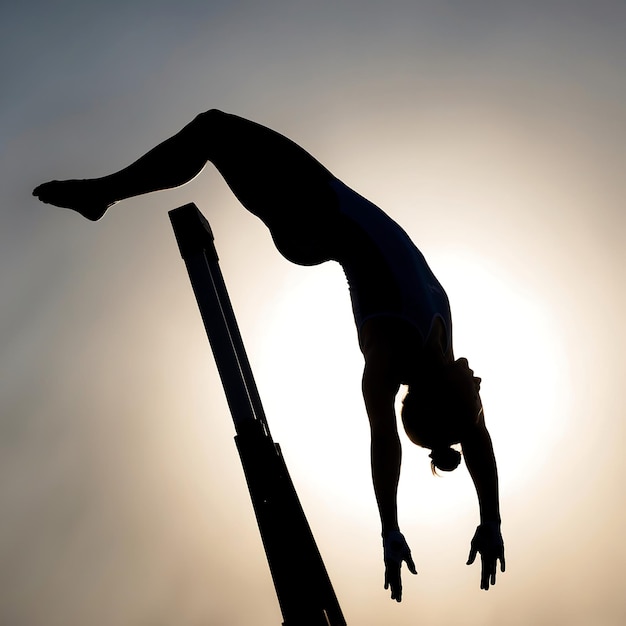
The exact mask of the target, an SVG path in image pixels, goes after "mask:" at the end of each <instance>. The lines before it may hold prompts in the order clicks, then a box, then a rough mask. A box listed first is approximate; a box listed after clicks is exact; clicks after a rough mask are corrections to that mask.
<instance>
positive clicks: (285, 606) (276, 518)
mask: <svg viewBox="0 0 626 626" xmlns="http://www.w3.org/2000/svg"><path fill="white" fill-rule="evenodd" d="M169 215H170V219H171V222H172V227H173V228H174V234H175V235H176V240H177V242H178V247H179V248H180V253H181V255H182V257H183V259H184V261H185V265H186V266H187V271H188V273H189V279H190V280H191V285H192V287H193V291H194V293H195V296H196V300H197V302H198V307H199V309H200V314H201V315H202V320H203V322H204V327H205V329H206V332H207V335H208V337H209V343H210V344H211V349H212V350H213V355H214V357H215V362H216V364H217V369H218V372H219V375H220V378H221V380H222V385H223V387H224V392H225V394H226V400H227V402H228V406H229V408H230V412H231V415H232V418H233V422H234V424H235V432H236V436H235V443H236V445H237V450H238V451H239V457H240V459H241V464H242V465H243V470H244V474H245V477H246V481H247V483H248V489H249V491H250V497H251V499H252V505H253V507H254V512H255V514H256V519H257V523H258V525H259V530H260V532H261V539H262V540H263V546H264V548H265V554H266V555H267V561H268V564H269V567H270V571H271V574H272V579H273V581H274V587H275V589H276V595H277V596H278V603H279V605H280V609H281V612H282V615H283V620H284V622H283V626H345V624H346V621H345V619H344V617H343V614H342V612H341V608H340V607H339V603H338V601H337V597H336V595H335V592H334V590H333V587H332V584H331V582H330V579H329V577H328V573H327V572H326V567H325V566H324V562H323V561H322V557H321V555H320V553H319V550H318V548H317V544H316V543H315V539H314V537H313V534H312V533H311V528H310V527H309V523H308V522H307V519H306V517H305V515H304V511H303V510H302V506H301V504H300V500H299V499H298V494H297V493H296V490H295V488H294V486H293V483H292V482H291V478H290V476H289V472H288V471H287V466H286V465H285V461H284V459H283V456H282V453H281V450H280V447H279V445H278V444H277V443H274V441H273V440H272V437H271V435H270V431H269V428H268V425H267V420H266V417H265V413H264V411H263V406H262V404H261V398H260V397H259V392H258V390H257V387H256V384H255V382H254V377H253V375H252V369H251V368H250V363H249V361H248V357H247V355H246V351H245V348H244V345H243V341H242V339H241V334H240V333H239V327H238V325H237V320H236V319H235V314H234V312H233V309H232V305H231V302H230V298H229V296H228V292H227V290H226V284H225V283H224V278H223V276H222V272H221V270H220V267H219V262H218V256H217V251H216V249H215V245H214V244H213V233H212V232H211V227H210V225H209V223H208V222H207V220H206V218H205V217H204V216H203V215H202V213H200V211H199V210H198V208H197V207H196V206H195V204H186V205H185V206H182V207H180V208H178V209H174V210H173V211H170V212H169Z"/></svg>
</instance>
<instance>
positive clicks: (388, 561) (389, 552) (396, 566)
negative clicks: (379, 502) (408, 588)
mask: <svg viewBox="0 0 626 626" xmlns="http://www.w3.org/2000/svg"><path fill="white" fill-rule="evenodd" d="M383 551H384V558H385V589H389V587H391V599H392V600H395V601H396V602H401V601H402V580H401V578H400V568H401V567H402V561H406V565H407V567H408V568H409V572H411V573H412V574H417V570H416V569H415V563H413V559H412V558H411V549H410V548H409V546H408V544H407V542H406V539H405V538H404V535H403V534H402V533H401V532H400V531H399V530H391V531H389V532H388V533H385V534H384V535H383Z"/></svg>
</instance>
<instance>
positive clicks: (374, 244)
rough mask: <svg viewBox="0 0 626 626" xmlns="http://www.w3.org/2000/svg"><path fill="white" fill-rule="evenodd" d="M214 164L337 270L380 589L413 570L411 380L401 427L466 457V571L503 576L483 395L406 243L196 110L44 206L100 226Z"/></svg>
mask: <svg viewBox="0 0 626 626" xmlns="http://www.w3.org/2000/svg"><path fill="white" fill-rule="evenodd" d="M208 161H210V162H211V163H213V165H215V167H216V168H217V169H218V171H219V172H220V174H221V175H222V176H223V177H224V179H225V181H226V183H227V184H228V186H229V187H230V189H231V190H232V191H233V193H234V194H235V196H236V197H237V198H238V200H239V201H240V202H241V204H242V205H243V206H244V207H245V208H246V209H247V210H248V211H250V212H251V213H253V214H254V215H256V216H257V217H259V218H260V219H261V220H262V221H263V222H264V223H265V224H266V226H267V227H268V228H269V230H270V233H271V235H272V238H273V240H274V243H275V244H276V247H277V248H278V250H279V251H280V253H281V254H282V255H283V256H284V257H286V258H287V259H288V260H289V261H292V262H293V263H297V264H300V265H316V264H319V263H322V262H325V261H328V260H334V261H337V262H338V263H340V264H341V266H342V267H343V269H344V271H345V273H346V277H347V280H348V285H349V288H350V295H351V301H352V308H353V313H354V318H355V322H356V325H357V330H358V339H359V344H360V348H361V351H362V353H363V355H364V358H365V367H364V372H363V381H362V390H363V397H364V400H365V407H366V410H367V415H368V417H369V422H370V429H371V466H372V478H373V483H374V492H375V496H376V501H377V504H378V510H379V513H380V519H381V524H382V539H383V557H384V564H385V582H384V585H385V589H388V588H391V598H392V599H394V600H396V601H398V602H400V601H401V599H402V582H401V574H400V571H401V566H402V563H403V562H405V563H406V565H407V568H408V569H409V571H410V572H411V573H413V574H416V573H417V571H416V569H415V564H414V562H413V559H412V557H411V551H410V549H409V546H408V544H407V542H406V540H405V538H404V536H403V534H402V533H401V532H400V527H399V525H398V514H397V487H398V480H399V476H400V464H401V456H402V451H401V444H400V439H399V436H398V426H397V419H396V415H395V410H394V399H395V397H396V395H397V393H398V392H399V389H400V385H407V386H408V392H407V394H406V395H405V397H404V399H403V406H402V411H401V419H402V423H403V426H404V429H405V432H406V433H407V435H408V437H409V439H410V440H411V441H412V442H413V443H415V444H417V445H418V446H422V447H425V448H429V449H431V454H430V457H431V459H432V461H431V465H432V470H433V473H434V472H435V470H436V469H439V470H442V471H451V470H453V469H455V468H456V467H457V466H458V465H459V463H460V460H461V454H460V453H459V451H458V450H457V449H454V448H453V447H451V446H453V445H454V444H460V446H461V449H462V451H463V457H464V458H465V464H466V465H467V468H468V470H469V472H470V475H471V477H472V479H473V482H474V484H475V487H476V491H477V494H478V502H479V509H480V525H479V526H478V528H477V529H476V532H475V534H474V536H473V538H472V540H471V547H470V553H469V557H468V560H467V564H468V565H469V564H471V563H473V562H474V560H475V558H476V556H477V554H480V557H481V561H482V571H481V578H480V587H481V589H485V590H487V589H489V585H490V584H491V585H494V584H495V582H496V569H497V563H498V561H500V569H501V571H502V572H504V569H505V561H504V543H503V540H502V535H501V533H500V511H499V496H498V476H497V470H496V461H495V456H494V452H493V446H492V443H491V438H490V436H489V433H488V431H487V428H486V426H485V419H484V415H483V409H482V403H481V400H480V396H479V388H480V378H476V377H475V376H474V372H473V371H472V370H471V369H470V367H469V365H468V362H467V360H466V359H463V358H461V359H457V360H455V357H454V354H453V349H452V322H451V316H450V307H449V303H448V298H447V296H446V293H445V291H444V290H443V288H442V286H441V285H440V284H439V282H438V281H437V279H436V278H435V276H434V275H433V273H432V272H431V270H430V268H429V267H428V265H427V263H426V261H425V259H424V257H423V256H422V254H421V253H420V251H419V250H418V249H417V248H416V247H415V245H414V244H413V243H412V242H411V240H410V239H409V237H408V235H407V234H406V233H405V232H404V231H403V230H402V229H401V228H400V226H398V225H397V224H396V223H395V222H394V221H393V220H391V219H390V218H389V217H388V216H387V215H386V214H385V213H383V212H382V211H381V210H380V209H379V208H378V207H376V206H374V205H373V204H372V203H370V202H369V201H368V200H366V199H365V198H363V197H362V196H360V195H358V194H357V193H355V192H354V191H352V190H351V189H349V188H348V187H347V186H346V185H344V184H343V183H342V182H341V181H339V180H338V179H337V178H335V176H333V174H331V173H330V172H329V171H328V170H327V169H326V168H325V167H324V166H322V165H321V164H320V163H319V162H318V161H317V160H315V159H314V158H313V157H312V156H311V155H310V154H308V153H307V152H305V151H304V150H303V149H302V148H300V147H299V146H298V145H296V144H295V143H293V142H292V141H291V140H289V139H287V138H286V137H283V136H282V135H280V134H278V133H276V132H274V131H272V130H270V129H268V128H265V127H263V126H260V125H259V124H256V123H254V122H250V121H248V120H245V119H243V118H240V117H237V116H235V115H230V114H227V113H223V112H221V111H218V110H215V109H213V110H210V111H207V112H205V113H201V114H200V115H198V116H197V117H196V118H195V119H194V120H193V121H192V122H191V123H189V124H188V125H187V126H185V127H184V128H183V129H182V130H181V131H180V132H179V133H177V134H176V135H174V136H173V137H171V138H169V139H167V140H166V141H164V142H163V143H161V144H159V145H158V146H157V147H155V148H154V149H152V150H151V151H149V152H148V153H147V154H145V155H144V156H142V157H141V158H139V159H138V160H137V161H135V162H134V163H133V164H131V165H130V166H128V167H126V168H124V169H122V170H120V171H118V172H116V173H114V174H111V175H109V176H105V177H103V178H93V179H84V180H67V181H51V182H48V183H44V184H43V185H40V186H39V187H37V188H36V189H35V190H34V192H33V194H34V195H35V196H37V197H38V198H39V199H40V200H41V201H42V202H46V203H49V204H54V205H56V206H60V207H65V208H69V209H73V210H74V211H77V212H78V213H80V214H81V215H83V216H84V217H86V218H88V219H90V220H94V221H95V220H98V219H100V218H101V217H102V216H103V215H104V213H105V212H106V211H107V209H108V208H109V207H111V206H112V205H113V204H115V203H116V202H119V201H120V200H123V199H125V198H130V197H133V196H137V195H140V194H145V193H148V192H152V191H157V190H162V189H168V188H173V187H178V186H180V185H182V184H184V183H186V182H187V181H189V180H191V179H192V178H194V177H195V176H196V175H197V174H198V173H199V172H200V171H201V170H202V169H203V167H204V166H205V165H206V163H207V162H208Z"/></svg>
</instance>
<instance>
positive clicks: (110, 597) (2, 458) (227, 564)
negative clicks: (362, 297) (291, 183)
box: [0, 0, 626, 626]
mask: <svg viewBox="0 0 626 626" xmlns="http://www.w3.org/2000/svg"><path fill="white" fill-rule="evenodd" d="M625 26H626V7H625V5H624V3H623V2H617V1H615V2H608V1H602V0H600V1H598V0H593V1H592V0H589V1H587V2H581V1H577V0H570V1H561V2H551V1H549V0H548V1H541V2H537V1H534V0H526V1H525V2H514V3H512V2H488V1H486V0H485V1H480V0H479V1H477V0H449V1H443V0H440V1H435V0H432V1H425V0H410V1H409V0H407V1H398V0H385V2H378V3H376V2H358V1H357V0H347V1H343V2H342V1H339V0H333V1H332V2H331V1H326V0H316V1H315V2H311V1H310V0H306V1H304V0H302V1H295V0H290V1H279V0H269V1H268V2H256V1H252V0H249V1H247V2H246V1H237V0H232V1H230V2H206V1H202V2H201V1H198V2H189V1H185V0H182V1H181V0H179V1H178V2H165V1H155V0H152V1H151V2H147V1H142V2H118V1H109V2H106V3H104V2H99V3H92V2H77V1H68V2H60V1H50V2H43V1H41V2H32V1H28V0H24V1H23V2H20V3H19V6H18V3H8V2H6V3H3V4H2V9H1V11H0V54H1V56H0V58H1V59H2V63H1V86H2V87H1V91H0V103H1V106H0V184H1V188H2V202H1V223H0V289H1V292H0V293H1V298H2V299H1V308H0V337H1V340H2V344H1V351H0V394H1V399H2V412H1V414H0V624H2V625H3V626H4V625H6V626H79V625H80V626H85V625H87V624H88V625H89V626H105V625H106V626H112V625H115V626H170V625H172V624H176V625H177V626H205V625H208V624H215V625H220V626H222V625H224V626H227V625H243V624H246V625H247V624H255V625H259V626H261V625H268V626H269V625H274V624H280V623H281V616H280V612H279V609H278V604H277V602H276V599H275V594H274V590H273V586H272V583H271V579H270V576H269V572H268V568H267V565H266V562H265V556H264V553H263V550H262V547H261V542H260V539H259V536H258V531H257V528H256V523H255V521H254V517H253V513H252V507H251V505H250V502H249V498H248V495H247V491H246V487H245V483H244V479H243V475H242V471H241V468H240V464H239V461H238V457H237V453H236V450H235V446H234V443H233V435H234V432H233V427H232V423H231V418H230V415H229V413H228V410H227V408H226V404H225V401H224V399H223V392H222V389H221V385H220V383H219V380H218V378H217V373H216V369H215V365H214V362H213V358H212V355H211V352H210V349H209V346H208V343H207V341H206V338H205V335H204V330H203V328H202V325H201V322H200V316H199V313H198V311H197V307H196V305H195V301H194V299H193V295H192V291H191V288H190V286H189V282H188V278H187V275H186V272H185V268H184V265H183V262H182V260H181V259H180V256H179V253H178V250H177V247H176V244H175V241H174V236H173V233H172V231H171V227H170V224H169V219H168V216H167V211H168V210H170V209H172V208H175V207H177V206H180V205H182V204H184V203H186V202H189V201H194V202H196V203H197V205H198V206H199V207H200V209H201V210H202V211H203V212H204V213H205V215H206V216H207V217H208V218H209V220H210V222H211V224H212V226H213V230H214V232H215V237H216V244H217V247H218V250H219V253H220V257H221V261H222V269H223V272H224V274H225V277H226V281H227V283H228V286H229V289H230V292H231V297H232V299H233V302H234V306H235V309H236V312H237V315H238V317H239V321H240V325H241V328H242V333H243V335H244V340H245V342H246V345H247V347H248V352H249V355H250V359H251V361H252V364H253V367H254V369H255V373H256V376H257V382H258V385H259V387H260V390H261V395H262V397H263V400H264V404H265V408H266V411H267V413H268V418H269V421H270V426H271V428H272V432H273V435H274V439H275V440H276V441H278V442H279V443H280V444H281V446H282V448H283V450H284V454H285V457H286V459H287V463H288V466H289V468H290V471H291V473H292V476H293V479H294V482H295V483H296V486H297V488H298V491H299V494H300V496H301V499H302V501H303V505H304V507H305V510H306V512H307V515H308V518H309V521H310V523H311V525H312V527H313V531H314V533H315V536H316V538H317V540H318V544H319V546H320V549H321V551H322V554H323V556H324V559H325V562H326V565H327V567H328V570H329V573H330V576H331V579H332V581H333V583H334V586H335V590H336V592H337V595H338V597H339V600H340V603H341V606H342V608H343V611H344V613H345V616H346V619H347V621H348V623H349V624H351V625H359V626H377V625H380V624H389V625H394V626H395V625H399V626H405V625H406V626H408V625H409V624H416V623H420V624H429V625H431V624H432V625H447V624H451V623H455V624H464V625H465V624H467V625H470V626H472V625H474V624H476V625H478V624H480V625H481V626H485V625H492V624H493V625H496V624H497V625H501V624H511V625H518V624H519V625H527V624H537V625H543V624H546V625H547V624H550V625H554V624H568V625H581V626H588V625H589V624H594V626H597V625H602V626H613V625H615V626H617V625H620V626H621V625H622V624H624V623H625V622H626V599H625V598H626V594H625V593H624V592H625V588H624V582H623V572H624V567H625V565H626V547H625V542H624V537H623V528H624V523H625V522H626V519H625V518H626V515H625V510H626V509H625V506H624V505H625V502H624V472H625V469H626V467H625V463H624V457H623V441H624V431H625V429H624V418H623V416H624V408H625V402H624V395H623V394H624V376H623V367H622V364H623V358H622V353H623V350H624V340H625V332H624V329H623V318H624V296H623V286H624V267H625V261H626V258H625V257H626V254H625V252H624V247H625V244H626V240H625V236H624V226H625V218H624V208H623V202H624V196H625V192H626V190H625V189H624V180H626V177H625V176H624V162H625V160H624V157H625V149H624V146H625V145H626V136H625V134H626V133H625V132H624V129H625V122H626V115H625V109H624V102H625V96H626V79H625V75H624V66H625V62H626V57H625V52H626V38H624V28H625ZM211 107H217V108H221V109H224V110H227V111H230V112H233V113H237V114H239V115H243V116H245V117H249V118H251V119H254V120H256V121H258V122H261V123H263V124H266V125H268V126H270V127H272V128H275V129H276V130H278V131H280V132H282V133H284V134H286V135H288V136H290V137H291V138H293V139H294V140H295V141H297V142H298V143H300V144H301V145H303V146H304V147H306V148H307V149H308V150H310V151H311V152H312V153H313V154H315V155H316V156H317V157H318V158H319V159H320V160H322V161H323V162H324V163H325V164H326V165H327V166H328V167H329V168H330V169H331V170H332V171H333V172H335V173H336V175H337V176H338V177H340V178H342V179H343V180H344V181H345V182H346V183H347V184H349V185H351V186H353V187H354V188H355V189H356V190H357V191H359V192H360V193H362V194H364V195H365V196H367V197H368V198H370V199H371V200H372V201H374V202H376V203H377V204H379V205H380V206H381V207H382V208H383V209H384V210H386V211H387V212H388V213H389V214H390V215H391V216H392V217H394V218H395V219H396V220H398V221H399V222H400V223H401V224H402V225H403V226H404V227H405V229H406V230H407V231H408V232H409V233H410V234H411V236H412V237H413V238H414V240H415V242H416V243H417V245H418V246H419V247H420V248H421V249H422V250H423V252H424V254H425V255H426V257H427V258H428V259H429V262H430V264H431V266H432V267H433V269H434V271H435V273H436V274H437V275H438V277H439V278H440V280H441V281H442V282H443V283H444V285H445V286H446V288H447V290H448V293H449V296H450V299H451V302H452V307H453V316H454V321H455V333H456V334H455V347H456V353H457V355H458V356H467V357H468V358H469V359H470V363H471V364H472V365H473V367H474V369H475V370H476V372H477V374H479V375H480V376H482V378H483V399H484V404H485V410H486V415H487V420H488V425H489V427H490V430H491V432H492V436H493V439H494V442H495V447H496V452H497V455H498V461H499V467H500V474H501V490H502V497H501V500H502V515H503V533H504V536H505V541H506V550H507V552H506V555H507V565H508V568H507V572H506V574H504V575H502V576H498V583H497V585H496V587H495V588H494V589H493V590H490V591H489V592H488V593H484V592H481V591H480V590H479V576H480V574H479V566H478V565H475V566H473V567H471V568H468V567H466V566H465V560H466V558H467V553H468V549H469V541H470V539H471V537H472V535H473V532H474V528H475V526H476V524H477V522H478V510H477V504H476V497H475V494H474V491H473V486H472V484H471V481H470V480H469V478H468V476H467V472H466V471H465V469H464V468H461V469H460V470H458V471H457V472H455V473H454V474H452V475H447V476H445V477H443V478H439V479H436V478H433V477H432V476H431V475H430V471H429V467H428V458H427V453H426V452H425V451H422V450H418V449H417V448H414V447H409V446H405V454H404V464H403V475H402V480H401V485H400V494H399V507H400V520H401V526H402V529H403V531H404V532H405V535H406V536H407V539H408V541H409V543H410V545H411V547H412V549H413V555H414V557H415V561H416V564H417V568H418V571H419V576H417V577H411V576H410V575H409V574H406V575H405V579H404V583H405V585H404V589H405V590H404V600H403V602H402V604H400V605H397V604H396V603H392V602H391V600H390V599H389V597H388V592H385V591H384V590H383V588H382V585H383V566H382V551H381V546H380V536H379V532H380V530H379V522H378V514H377V511H376V506H375V502H374V496H373V491H372V488H371V481H370V476H369V441H368V437H369V432H368V426H367V418H366V416H365V412H364V409H363V404H362V398H361V396H360V376H361V367H362V357H361V355H360V353H359V350H358V347H357V342H356V333H355V330H354V327H353V323H352V320H351V311H350V304H349V298H348V293H347V288H346V284H345V278H344V277H343V274H342V272H341V269H340V268H339V267H338V266H337V265H333V264H327V265H324V266H319V267H315V268H302V267H296V266H292V265H290V264H289V263H288V262H287V261H285V260H283V259H282V258H281V257H280V256H279V255H278V253H277V252H276V251H275V249H274V248H273V245H272V243H271V240H270V238H269V236H268V234H267V232H266V231H265V228H264V227H263V226H262V224H260V222H258V220H257V219H256V218H254V217H253V216H251V215H249V214H247V213H246V212H245V211H244V210H243V209H242V208H241V207H240V206H239V205H238V204H237V202H236V201H235V200H234V199H233V198H232V196H231V194H230V192H229V191H228V189H227V188H226V185H225V184H224V183H223V181H222V180H221V179H220V178H219V176H218V175H217V174H216V173H215V171H214V170H213V169H211V168H210V167H209V168H207V170H206V171H205V172H204V173H203V174H202V176H200V177H198V178H197V179H196V180H195V181H194V182H193V183H191V184H190V185H188V186H187V187H185V188H183V189H180V190H177V191H174V192H167V193H162V194H158V195H153V196H148V197H144V198H139V199H134V200H132V201H128V202H126V203H125V204H122V205H119V206H118V207H116V208H115V209H114V210H112V211H111V212H110V214H109V215H107V216H106V217H105V219H104V220H103V221H101V222H99V223H97V224H93V223H91V222H87V221H86V220H83V219H82V218H81V217H80V216H78V215H76V214H73V213H71V212H69V211H64V210H61V209H56V208H53V207H49V206H46V205H43V204H40V203H38V202H37V201H36V200H35V199H34V198H32V197H31V196H30V193H31V190H32V188H33V187H34V186H35V185H37V184H39V183H40V182H43V181H45V180H49V179H52V178H68V177H69V178H72V177H79V178H80V177H91V176H99V175H104V174H107V173H109V172H110V171H112V170H114V169H117V168H119V167H121V166H123V165H126V164H128V163H129V162H131V161H132V160H134V159H135V158H136V157H138V156H139V155H140V154H141V153H142V152H144V151H145V150H147V149H148V148H150V147H151V146H152V145H154V144H155V143H156V142H158V141H160V140H162V139H164V138H165V137H167V136H168V135H170V134H172V133H174V132H176V131H177V130H178V129H179V128H180V127H182V126H183V125H184V124H185V123H186V122H187V121H188V120H190V119H191V118H192V117H193V116H194V115H196V114H197V113H198V112H200V111H202V110H205V109H208V108H211ZM294 210H297V203H294ZM294 576H302V580H303V584H305V582H304V581H305V576H306V572H302V571H300V569H299V567H298V559H297V552H295V554H294Z"/></svg>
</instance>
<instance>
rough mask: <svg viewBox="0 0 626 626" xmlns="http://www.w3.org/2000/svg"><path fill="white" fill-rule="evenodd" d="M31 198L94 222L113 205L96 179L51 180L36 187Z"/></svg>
mask: <svg viewBox="0 0 626 626" xmlns="http://www.w3.org/2000/svg"><path fill="white" fill-rule="evenodd" d="M33 196H36V197H37V198H39V199H40V200H41V201H42V202H45V203H46V204H54V205H55V206H58V207H63V208H65V209H72V210H73V211H76V212H78V213H80V214H81V215H82V216H83V217H86V218H87V219H88V220H92V221H94V222H95V221H96V220H99V219H100V218H101V217H102V216H103V215H104V214H105V213H106V211H107V209H108V208H109V207H110V206H111V205H112V204H114V203H115V200H112V199H107V198H106V197H105V194H103V189H102V185H101V184H100V181H99V180H98V179H85V180H52V181H50V182H49V183H43V185H39V187H36V188H35V190H34V191H33Z"/></svg>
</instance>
